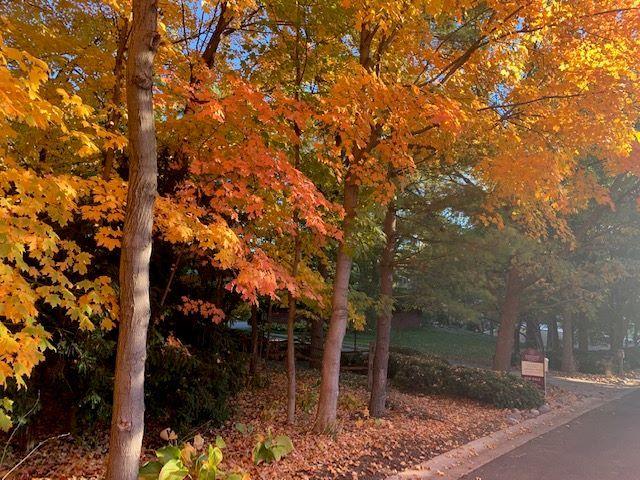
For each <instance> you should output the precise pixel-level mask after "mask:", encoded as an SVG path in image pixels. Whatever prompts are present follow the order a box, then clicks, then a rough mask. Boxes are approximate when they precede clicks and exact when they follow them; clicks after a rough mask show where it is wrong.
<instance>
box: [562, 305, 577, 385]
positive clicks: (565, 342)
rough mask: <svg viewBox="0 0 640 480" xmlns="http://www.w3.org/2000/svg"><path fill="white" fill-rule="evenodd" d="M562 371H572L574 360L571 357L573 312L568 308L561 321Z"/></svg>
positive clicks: (574, 366)
mask: <svg viewBox="0 0 640 480" xmlns="http://www.w3.org/2000/svg"><path fill="white" fill-rule="evenodd" d="M562 371H563V372H566V373H574V372H575V371H576V362H575V359H574V357H573V313H572V312H570V311H569V310H568V309H567V310H566V311H565V312H564V318H563V321H562Z"/></svg>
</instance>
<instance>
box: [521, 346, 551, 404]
mask: <svg viewBox="0 0 640 480" xmlns="http://www.w3.org/2000/svg"><path fill="white" fill-rule="evenodd" d="M520 360H521V364H520V365H521V372H522V378H524V379H525V380H527V381H529V382H531V383H533V384H535V385H536V386H537V387H538V388H540V390H542V392H543V393H544V394H545V395H546V393H547V375H546V373H547V368H546V367H547V365H546V359H545V357H544V353H542V352H541V351H539V350H536V349H534V348H527V349H526V350H524V351H523V352H522V354H521V356H520Z"/></svg>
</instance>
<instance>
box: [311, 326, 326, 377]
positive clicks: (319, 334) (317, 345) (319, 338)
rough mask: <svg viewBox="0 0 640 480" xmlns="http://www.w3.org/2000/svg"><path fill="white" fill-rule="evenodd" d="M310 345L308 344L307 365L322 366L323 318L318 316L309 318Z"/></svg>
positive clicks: (312, 366)
mask: <svg viewBox="0 0 640 480" xmlns="http://www.w3.org/2000/svg"><path fill="white" fill-rule="evenodd" d="M310 323H311V325H310V330H311V345H310V346H309V350H310V352H309V357H310V359H309V366H310V367H311V368H320V367H321V366H322V344H323V342H324V320H323V319H322V318H320V317H313V318H312V319H311V322H310Z"/></svg>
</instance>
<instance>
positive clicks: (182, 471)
mask: <svg viewBox="0 0 640 480" xmlns="http://www.w3.org/2000/svg"><path fill="white" fill-rule="evenodd" d="M188 474H189V470H187V469H186V467H185V466H184V465H183V464H182V462H181V461H180V460H178V459H172V460H169V461H168V462H167V463H165V464H164V466H163V467H162V470H160V474H159V475H158V480H183V479H184V478H185V477H186V476H187V475H188Z"/></svg>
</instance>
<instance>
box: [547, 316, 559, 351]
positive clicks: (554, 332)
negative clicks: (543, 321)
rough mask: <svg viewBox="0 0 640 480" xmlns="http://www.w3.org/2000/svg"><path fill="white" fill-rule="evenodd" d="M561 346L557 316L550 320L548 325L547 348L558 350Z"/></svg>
mask: <svg viewBox="0 0 640 480" xmlns="http://www.w3.org/2000/svg"><path fill="white" fill-rule="evenodd" d="M559 347H560V335H559V334H558V321H557V320H556V319H555V318H552V319H550V320H549V324H548V325H547V350H548V351H554V352H555V351H557V350H559Z"/></svg>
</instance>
